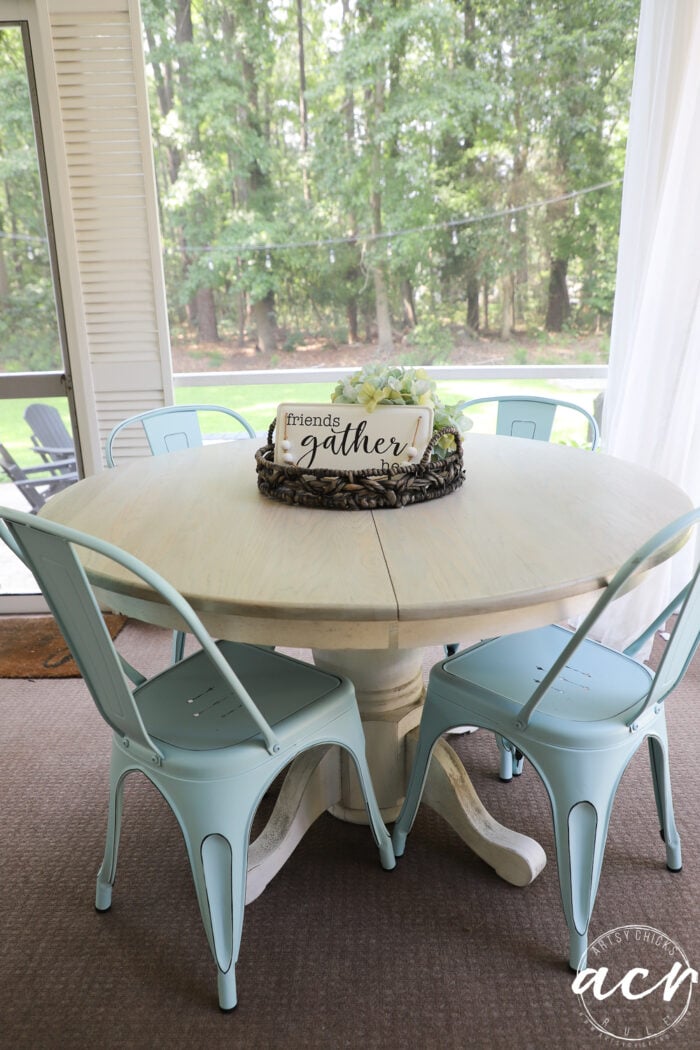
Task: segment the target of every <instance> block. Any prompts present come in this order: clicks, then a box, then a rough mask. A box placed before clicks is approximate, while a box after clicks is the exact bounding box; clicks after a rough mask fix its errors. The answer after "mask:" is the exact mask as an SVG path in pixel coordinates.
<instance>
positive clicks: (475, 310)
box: [467, 274, 479, 335]
mask: <svg viewBox="0 0 700 1050" xmlns="http://www.w3.org/2000/svg"><path fill="white" fill-rule="evenodd" d="M467 331H468V332H469V334H470V335H475V334H476V333H477V332H478V331H479V279H478V277H476V275H475V274H471V275H470V276H469V277H468V278H467Z"/></svg>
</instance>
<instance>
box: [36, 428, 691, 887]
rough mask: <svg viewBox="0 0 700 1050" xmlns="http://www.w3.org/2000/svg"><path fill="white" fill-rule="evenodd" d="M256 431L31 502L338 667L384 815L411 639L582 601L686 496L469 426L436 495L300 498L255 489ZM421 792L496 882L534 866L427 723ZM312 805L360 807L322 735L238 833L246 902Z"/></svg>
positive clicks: (120, 597)
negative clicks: (356, 501)
mask: <svg viewBox="0 0 700 1050" xmlns="http://www.w3.org/2000/svg"><path fill="white" fill-rule="evenodd" d="M258 445H259V441H252V440H251V441H247V440H241V441H233V442H230V443H227V444H219V445H208V446H204V447H203V448H198V449H188V450H185V451H183V452H174V453H170V454H169V455H166V456H156V457H151V458H146V459H141V460H138V461H136V462H133V463H131V464H129V465H127V466H120V467H117V468H116V469H114V470H108V471H105V472H103V473H102V474H99V475H97V476H95V477H91V478H87V479H85V480H84V481H81V482H78V483H77V484H76V485H73V486H72V487H71V488H68V489H66V490H65V491H63V492H61V493H59V494H58V495H56V496H54V497H53V498H52V499H51V500H50V501H49V503H47V504H46V506H45V507H44V508H43V509H42V511H41V514H42V516H44V517H47V518H51V519H52V520H54V521H58V522H61V523H63V524H65V525H70V526H73V527H74V528H77V529H82V530H84V531H86V532H89V533H92V534H94V535H97V536H99V537H101V538H102V539H105V540H108V541H109V542H111V543H114V544H116V545H117V546H119V547H123V548H125V549H126V550H127V551H129V552H131V553H132V554H134V555H136V556H137V557H139V558H141V559H142V560H143V561H145V562H147V563H148V564H149V565H150V566H151V567H152V568H154V569H156V570H157V571H158V572H160V573H161V574H162V575H163V576H164V577H165V578H166V579H168V580H169V581H170V583H172V584H173V585H174V586H175V587H176V588H177V589H178V590H179V591H180V592H181V593H182V594H183V595H184V596H185V597H186V598H187V599H188V600H189V601H190V603H191V604H192V605H193V606H194V608H195V609H196V610H197V612H198V613H199V615H200V616H201V618H202V620H203V621H204V623H205V625H206V626H207V627H208V629H209V630H210V632H211V633H212V634H213V635H214V636H215V637H221V638H229V639H232V640H234V641H247V642H257V643H261V644H268V645H270V644H272V645H278V646H289V647H295V648H296V647H300V648H304V649H306V648H311V649H312V650H313V655H314V660H315V662H316V664H317V665H318V666H321V667H325V668H327V669H330V670H335V671H338V672H340V673H342V674H345V675H347V676H348V677H349V678H350V679H351V680H352V681H353V683H354V685H355V692H356V695H357V700H358V705H359V708H360V713H361V715H362V719H363V726H364V731H365V739H366V749H367V759H368V762H369V766H370V770H371V773H372V779H373V782H374V786H375V790H376V793H377V798H378V800H379V804H380V806H381V808H382V812H383V814H384V818H385V820H387V821H391V820H394V819H395V818H396V816H397V815H398V812H399V809H400V807H401V803H402V801H403V796H404V794H405V783H406V775H407V770H408V769H410V765H411V761H412V749H413V747H414V746H415V740H416V732H417V728H416V727H417V726H418V723H419V721H420V715H421V709H422V702H423V696H424V686H423V675H422V651H421V648H420V647H422V646H427V645H443V644H445V643H447V642H461V643H463V644H464V643H472V642H475V641H478V640H479V639H481V638H484V637H492V636H493V635H495V634H501V633H504V632H507V631H516V630H524V629H527V628H530V627H537V626H541V625H542V624H545V623H549V622H555V621H559V620H562V619H564V618H566V617H569V616H573V615H575V614H577V613H581V612H583V611H584V610H585V609H586V608H587V607H588V606H590V604H591V602H592V601H593V600H594V598H595V596H596V594H597V593H598V592H599V590H600V589H601V588H602V587H603V586H604V585H605V583H606V581H607V580H608V579H609V578H610V577H611V576H612V574H613V573H614V572H615V570H616V569H617V568H618V567H619V566H620V565H621V564H622V562H624V561H625V560H626V559H627V557H628V556H629V555H630V554H632V553H633V551H634V550H635V549H636V548H637V547H638V546H639V545H640V544H641V543H642V542H643V541H645V540H646V539H648V538H649V537H650V536H651V535H652V534H653V533H654V532H655V531H656V530H657V529H659V528H661V527H662V526H664V525H666V524H667V523H668V522H670V521H672V520H673V519H674V518H676V517H678V516H679V515H681V514H683V513H685V512H686V511H688V510H689V509H690V508H691V503H690V500H689V499H688V497H687V496H686V495H685V493H683V492H682V491H681V490H680V489H678V488H677V487H676V486H674V485H672V484H671V483H670V482H668V481H665V480H664V479H663V478H661V477H659V476H657V475H655V474H653V473H650V472H649V471H645V470H643V469H640V468H638V467H634V466H631V465H630V464H627V463H624V462H622V461H620V460H617V459H613V458H611V457H609V456H605V455H602V454H593V453H590V452H587V451H584V450H580V449H575V448H565V447H562V446H558V445H550V444H546V443H544V442H539V441H530V440H524V439H520V438H512V437H495V436H486V435H477V434H474V435H472V434H468V435H467V436H466V438H465V441H464V463H465V468H466V481H465V483H464V485H463V486H462V487H461V488H460V489H458V490H457V491H456V492H454V493H451V494H450V495H449V496H446V497H444V498H442V499H439V500H434V501H431V502H429V503H424V504H418V505H416V506H408V507H403V508H402V509H400V510H399V509H397V510H381V511H373V512H370V511H352V512H343V511H324V510H310V509H306V508H301V507H292V506H288V505H286V504H281V503H275V502H272V501H270V500H268V499H266V498H265V497H264V496H262V495H260V493H259V492H258V489H257V478H256V473H255V460H254V453H255V450H256V448H257V447H258ZM664 553H670V552H664ZM85 564H86V568H87V569H88V572H89V573H90V576H91V578H92V579H93V581H94V582H97V583H98V584H99V588H100V590H99V593H100V597H101V598H102V599H103V600H104V603H105V605H106V606H107V607H109V608H113V609H114V610H115V611H117V612H122V613H125V614H126V615H128V616H131V617H135V618H136V619H141V620H145V621H147V622H150V623H155V624H159V625H161V626H163V627H178V626H180V624H179V623H178V622H177V621H176V620H174V619H173V618H172V614H171V613H170V610H168V609H167V608H166V607H165V606H164V605H163V604H161V603H159V602H157V601H155V600H154V599H153V596H152V594H151V592H150V591H148V590H147V589H145V587H144V586H143V585H142V584H141V583H140V581H136V580H134V578H133V577H130V576H129V575H128V574H126V573H125V572H123V571H116V568H117V567H115V566H114V565H113V564H112V563H110V565H109V568H108V569H107V568H105V565H104V562H103V561H101V560H100V559H98V558H96V556H92V555H90V556H89V559H86V562H85ZM495 764H496V750H495V748H494V766H495ZM423 803H424V804H426V805H429V806H431V807H432V808H433V809H434V810H435V811H436V812H438V813H440V814H441V815H442V816H443V817H444V818H445V819H446V820H447V821H448V822H449V823H450V824H451V825H452V827H453V828H454V829H455V831H456V832H457V834H458V835H459V836H460V837H461V838H462V839H463V841H464V842H465V843H467V845H469V847H470V848H471V849H472V850H473V851H474V852H475V853H477V854H478V856H479V857H481V858H482V859H483V860H484V861H485V862H486V863H487V864H490V865H491V866H492V867H493V868H494V869H495V871H496V872H497V873H498V874H499V875H500V876H501V877H502V878H504V879H506V880H507V881H508V882H511V883H513V884H514V885H519V886H523V885H526V884H527V883H529V882H531V881H532V880H533V879H534V878H535V877H536V876H537V874H538V873H539V872H540V871H541V870H542V868H543V867H544V865H545V861H546V858H545V855H544V852H543V850H542V849H541V847H540V846H539V845H538V843H536V842H535V841H534V840H533V839H530V838H528V837H526V836H524V835H520V834H519V833H518V832H515V831H511V830H509V829H507V828H505V827H503V826H502V825H500V824H499V823H498V822H497V821H495V820H494V819H493V817H491V815H490V814H489V813H488V812H487V811H486V810H485V809H484V807H483V805H482V804H481V802H480V800H479V798H478V797H477V795H476V793H475V792H474V789H473V787H472V785H471V782H470V780H469V777H468V775H467V773H466V771H465V769H464V766H463V765H462V763H461V762H460V761H459V760H458V759H457V757H456V755H455V754H454V752H453V750H452V749H451V748H450V747H449V745H448V744H447V742H446V741H444V740H441V741H440V742H439V744H438V746H437V747H436V749H435V751H434V752H433V758H432V760H431V765H430V769H429V773H428V777H427V780H426V785H425V790H424V794H423ZM326 810H330V811H331V812H332V813H333V814H334V815H336V816H338V817H340V818H341V819H344V820H349V821H355V822H365V820H366V814H365V808H364V803H363V800H362V798H361V796H360V793H359V786H358V784H357V782H356V779H355V777H354V771H353V770H352V769H351V768H350V766H349V765H348V763H347V760H346V759H343V758H342V757H341V756H340V755H339V754H338V749H337V748H331V749H330V750H328V751H324V749H321V750H320V753H318V754H314V753H311V752H310V753H307V754H303V755H301V756H300V757H299V758H298V759H295V761H294V763H293V764H292V766H291V767H290V771H289V773H288V775H287V777H286V779H285V781H284V785H283V788H282V791H281V793H280V796H279V799H278V801H277V804H276V806H275V809H274V812H273V815H272V817H271V820H270V823H269V825H268V828H266V830H265V832H263V833H262V834H261V835H260V837H259V839H258V840H257V841H256V842H255V843H253V844H251V847H250V850H249V867H248V884H247V899H248V900H252V899H253V898H254V897H256V896H257V895H258V894H259V893H260V892H261V891H262V889H263V888H264V886H265V885H266V884H267V882H269V880H270V879H271V878H272V877H273V876H274V874H275V873H276V872H277V871H278V870H279V868H280V867H281V866H282V864H284V862H285V860H286V858H287V857H288V856H289V855H290V853H291V852H292V850H293V849H294V847H295V846H296V844H297V843H298V842H299V840H300V838H301V836H302V835H303V834H304V832H305V831H306V829H307V828H308V827H309V826H310V825H311V823H313V821H314V820H315V819H316V817H317V816H319V815H320V814H321V813H323V812H324V811H326ZM268 829H269V830H268Z"/></svg>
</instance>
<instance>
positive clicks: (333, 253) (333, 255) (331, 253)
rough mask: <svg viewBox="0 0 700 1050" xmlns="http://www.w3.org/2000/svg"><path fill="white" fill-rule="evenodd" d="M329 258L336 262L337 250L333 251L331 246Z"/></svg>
mask: <svg viewBox="0 0 700 1050" xmlns="http://www.w3.org/2000/svg"><path fill="white" fill-rule="evenodd" d="M328 258H329V259H330V261H331V263H334V262H335V252H334V251H333V249H332V248H331V250H330V251H329V253H328Z"/></svg>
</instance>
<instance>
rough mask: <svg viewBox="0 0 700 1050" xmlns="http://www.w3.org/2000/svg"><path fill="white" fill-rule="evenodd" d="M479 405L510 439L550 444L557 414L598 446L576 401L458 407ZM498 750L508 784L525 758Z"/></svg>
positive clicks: (593, 427)
mask: <svg viewBox="0 0 700 1050" xmlns="http://www.w3.org/2000/svg"><path fill="white" fill-rule="evenodd" d="M478 405H496V406H497V413H496V433H497V434H502V435H506V436H508V437H521V438H529V439H531V440H534V441H549V440H550V438H551V436H552V427H553V426H554V418H555V416H556V415H557V413H558V412H559V413H560V416H569V417H570V418H573V417H574V416H578V417H580V418H582V419H583V420H584V421H585V423H586V430H585V435H583V437H584V442H585V443H586V444H587V445H589V446H590V449H591V451H592V452H594V451H595V450H596V448H597V447H598V441H599V440H600V432H599V430H598V423H597V422H596V420H595V417H594V416H592V415H591V413H590V412H588V411H586V409H585V408H583V407H582V406H581V405H577V404H575V403H574V402H573V401H562V400H560V399H559V398H553V397H537V396H535V395H534V394H533V395H525V394H508V395H503V396H502V397H475V398H472V400H471V401H461V402H460V404H459V405H458V406H457V407H458V408H460V409H461V410H462V411H463V412H465V413H466V414H467V415H468V414H469V410H470V409H471V408H475V407H476V406H478ZM458 649H459V644H458V643H457V642H449V643H448V644H447V645H446V646H445V655H446V656H454V654H455V653H456V652H457V651H458ZM496 743H497V744H498V751H499V771H498V775H499V778H500V779H501V780H502V781H504V782H506V783H507V782H508V781H510V780H512V779H513V777H514V776H516V777H517V776H520V774H521V773H522V771H523V756H522V755H521V754H519V752H518V750H517V748H515V747H514V746H513V744H512V743H511V742H510V741H508V740H503V739H502V738H501V737H497V738H496Z"/></svg>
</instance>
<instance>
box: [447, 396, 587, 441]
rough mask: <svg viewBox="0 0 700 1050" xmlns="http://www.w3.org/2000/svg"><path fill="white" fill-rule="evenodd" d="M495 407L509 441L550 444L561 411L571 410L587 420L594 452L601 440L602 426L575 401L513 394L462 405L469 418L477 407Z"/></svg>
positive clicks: (499, 427) (498, 424) (500, 430)
mask: <svg viewBox="0 0 700 1050" xmlns="http://www.w3.org/2000/svg"><path fill="white" fill-rule="evenodd" d="M489 404H495V405H496V406H497V415H496V433H497V434H506V435H507V436H509V437H522V438H531V439H533V440H535V441H549V439H550V437H551V434H552V427H553V425H554V416H555V414H556V412H557V409H562V410H567V411H569V410H571V411H573V412H576V413H578V414H579V415H581V416H583V417H584V418H585V420H586V422H587V424H588V432H587V438H588V441H589V442H590V446H591V451H593V450H594V449H595V448H596V447H597V445H598V441H599V438H600V434H599V430H598V424H597V422H596V420H595V418H594V416H592V415H591V413H590V412H588V411H586V409H585V408H582V407H581V405H577V404H574V402H573V401H561V400H559V399H558V398H551V397H536V396H535V395H532V396H527V395H524V394H523V395H520V394H509V395H507V396H505V395H504V396H503V397H475V398H472V400H471V401H462V402H460V404H459V405H458V408H461V409H462V411H464V412H466V413H467V414H468V412H469V409H470V408H473V407H475V406H476V405H489Z"/></svg>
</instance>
